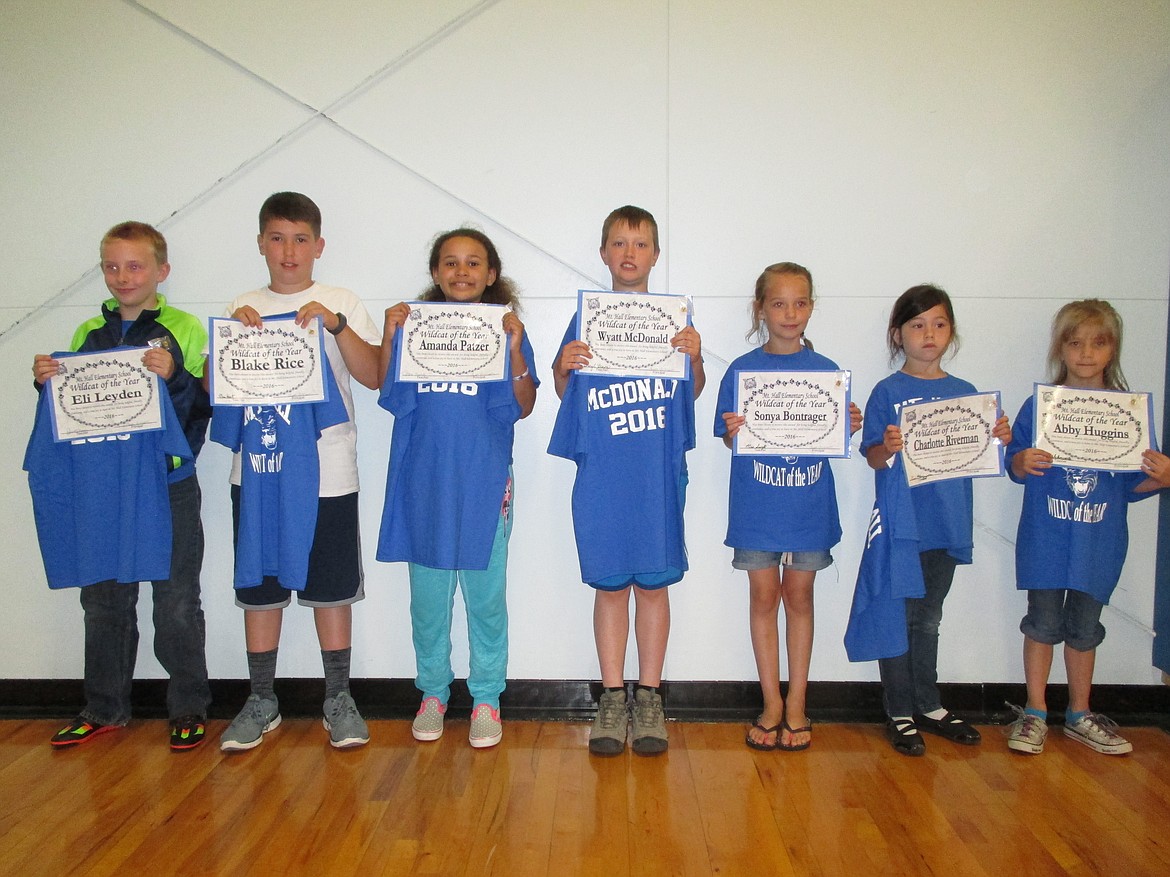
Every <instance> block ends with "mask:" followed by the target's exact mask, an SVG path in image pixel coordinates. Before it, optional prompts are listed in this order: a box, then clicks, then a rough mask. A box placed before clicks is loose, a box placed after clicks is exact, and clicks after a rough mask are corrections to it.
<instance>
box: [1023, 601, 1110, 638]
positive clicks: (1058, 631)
mask: <svg viewBox="0 0 1170 877" xmlns="http://www.w3.org/2000/svg"><path fill="white" fill-rule="evenodd" d="M1104 608H1105V605H1104V604H1103V603H1102V602H1101V601H1100V600H1097V599H1095V598H1093V597H1091V596H1090V595H1088V594H1086V593H1085V592H1084V591H1072V590H1068V591H1066V590H1064V589H1063V588H1054V589H1052V590H1042V589H1038V590H1032V591H1028V614H1027V615H1025V616H1024V620H1023V621H1021V622H1020V632H1021V633H1022V634H1023V635H1024V636H1026V637H1027V638H1028V639H1030V640H1034V641H1035V642H1038V643H1043V644H1044V645H1049V646H1054V645H1056V644H1057V643H1064V644H1065V645H1067V646H1068V647H1069V648H1070V649H1075V650H1076V651H1078V652H1091V651H1092V650H1093V649H1095V648H1097V646H1099V645H1101V641H1102V640H1104V639H1105V625H1103V624H1102V623H1101V610H1102V609H1104Z"/></svg>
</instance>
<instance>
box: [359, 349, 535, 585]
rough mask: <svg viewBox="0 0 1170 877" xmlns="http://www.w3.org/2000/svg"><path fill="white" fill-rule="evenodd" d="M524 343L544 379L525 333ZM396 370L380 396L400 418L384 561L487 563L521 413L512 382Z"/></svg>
mask: <svg viewBox="0 0 1170 877" xmlns="http://www.w3.org/2000/svg"><path fill="white" fill-rule="evenodd" d="M520 349H521V352H522V353H523V354H524V363H525V365H526V366H527V367H528V370H529V371H530V372H531V373H532V380H533V382H534V383H535V384H536V385H537V386H540V381H538V380H537V378H536V365H535V359H534V356H533V353H532V345H531V344H530V343H529V341H528V335H527V333H525V335H524V337H523V338H522V339H521V341H520ZM394 353H395V356H396V357H399V356H401V354H402V346H401V345H397V346H396V348H395V351H394ZM395 371H396V369H395V364H394V363H391V364H390V368H389V371H388V373H387V375H386V380H385V382H384V383H383V385H382V392H381V395H380V396H379V397H378V404H379V405H381V406H382V407H383V408H385V409H386V410H387V411H389V412H390V413H391V414H393V415H394V433H393V437H392V439H391V444H390V466H389V469H388V471H387V474H386V500H385V505H384V507H383V509H382V529H381V532H380V533H379V535H378V554H377V557H378V560H382V561H387V562H393V561H409V562H411V563H419V564H422V565H423V566H429V567H432V568H435V569H487V566H488V561H489V560H490V559H491V553H492V543H493V541H494V539H495V534H496V528H497V526H498V524H499V518H500V508H501V504H502V503H503V499H504V488H505V485H506V484H507V480H508V467H509V466H510V465H511V463H512V440H513V435H514V430H515V424H516V421H518V420H519V419H520V403H519V402H517V401H516V393H515V389H514V386H513V382H512V381H511V380H504V381H490V382H486V383H461V382H456V381H451V382H426V383H410V382H403V381H398V380H396V379H395V378H394V375H395Z"/></svg>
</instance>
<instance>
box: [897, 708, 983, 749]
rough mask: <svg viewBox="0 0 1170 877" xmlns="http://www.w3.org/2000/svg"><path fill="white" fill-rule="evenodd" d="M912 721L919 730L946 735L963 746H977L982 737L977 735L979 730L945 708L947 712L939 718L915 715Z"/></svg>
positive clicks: (940, 735)
mask: <svg viewBox="0 0 1170 877" xmlns="http://www.w3.org/2000/svg"><path fill="white" fill-rule="evenodd" d="M914 723H915V724H916V725H918V729H919V730H920V731H926V732H927V733H928V734H937V735H938V736H939V737H946V738H947V739H948V740H951V741H953V742H955V743H961V744H962V745H963V746H978V745H979V741H981V740H982V739H983V738H982V737H981V736H980V735H979V731H977V730H976V729H975V728H973V727H972V726H971V725H969V724H967V723H966V722H964V721H963V720H962V719H960V718H959V717H958V716H956V715H955V714H954V713H952V712H951V711H950V710H947V714H946V715H945V716H943V717H942V718H941V719H932V718H930V716H915V717H914Z"/></svg>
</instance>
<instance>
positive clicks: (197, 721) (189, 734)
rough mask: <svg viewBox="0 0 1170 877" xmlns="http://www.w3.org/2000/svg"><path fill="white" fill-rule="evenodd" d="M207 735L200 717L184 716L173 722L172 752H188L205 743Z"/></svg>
mask: <svg viewBox="0 0 1170 877" xmlns="http://www.w3.org/2000/svg"><path fill="white" fill-rule="evenodd" d="M206 733H207V728H206V727H205V726H204V723H203V719H201V718H199V716H183V717H182V718H181V719H175V720H174V721H173V722H171V751H172V752H186V751H187V750H188V749H194V748H195V747H196V746H198V745H199V744H200V743H202V742H203V738H204V736H205V735H206Z"/></svg>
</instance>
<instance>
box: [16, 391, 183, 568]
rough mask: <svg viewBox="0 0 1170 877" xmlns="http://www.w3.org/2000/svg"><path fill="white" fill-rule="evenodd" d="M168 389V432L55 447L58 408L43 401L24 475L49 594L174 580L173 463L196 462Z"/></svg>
mask: <svg viewBox="0 0 1170 877" xmlns="http://www.w3.org/2000/svg"><path fill="white" fill-rule="evenodd" d="M160 385H161V382H160ZM161 386H162V391H161V402H162V412H163V428H162V429H161V430H155V431H152V432H136V433H129V434H126V435H114V436H107V437H105V438H99V439H88V440H79V441H74V442H56V441H53V425H52V419H51V410H50V409H51V408H52V403H51V400H50V399H49V396H48V392H47V391H46V392H42V393H41V394H40V398H39V399H38V400H37V411H36V420H35V422H34V425H33V432H32V436H31V437H30V438H29V442H28V448H27V450H26V451H25V455H24V469H25V471H27V472H28V486H29V490H30V492H31V493H32V502H33V517H34V519H35V521H36V528H37V540H38V542H39V543H40V547H41V558H42V560H43V561H44V564H45V577H46V578H47V579H48V582H49V587H50V588H73V587H84V586H85V585H92V584H95V583H97V582H107V581H115V582H123V583H134V582H147V581H164V580H165V579H169V578H170V576H171V536H172V533H171V504H170V493H169V488H168V485H167V464H168V460H169V458H171V457H176V458H178V459H180V460H182V461H183V462H184V463H190V462H191V461H192V460H194V455H193V454H192V453H191V447H190V445H188V443H187V439H186V437H185V436H184V435H183V427H182V426H181V425H180V424H179V421H178V418H177V417H176V416H175V409H174V406H173V405H172V404H171V397H170V394H169V393H168V392H167V390H166V387H165V385H161Z"/></svg>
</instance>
